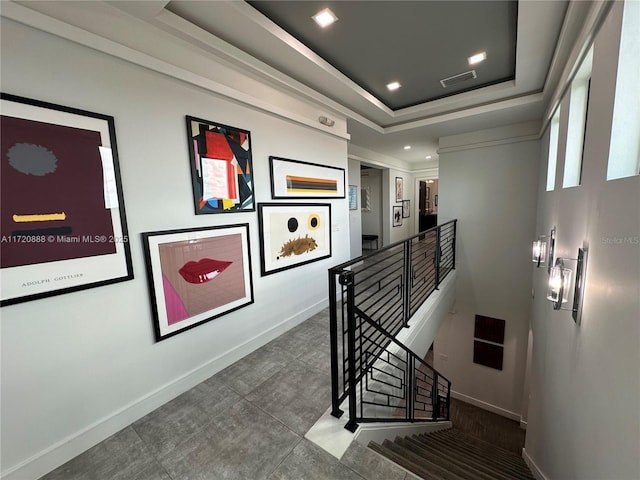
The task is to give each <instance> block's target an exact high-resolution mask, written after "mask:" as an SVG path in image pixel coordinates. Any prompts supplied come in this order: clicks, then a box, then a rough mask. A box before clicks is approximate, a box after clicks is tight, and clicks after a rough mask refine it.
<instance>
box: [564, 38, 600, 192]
mask: <svg viewBox="0 0 640 480" xmlns="http://www.w3.org/2000/svg"><path fill="white" fill-rule="evenodd" d="M592 61H593V47H591V48H590V49H589V52H587V55H586V56H585V57H584V60H583V61H582V64H581V65H580V68H579V69H578V72H577V73H576V76H575V77H574V79H573V81H572V82H571V98H570V100H569V125H568V129H567V149H566V150H565V159H564V176H563V178H562V188H568V187H577V186H578V185H580V177H581V175H582V157H583V153H584V137H585V127H586V123H587V107H588V104H589V84H590V80H591V64H592Z"/></svg>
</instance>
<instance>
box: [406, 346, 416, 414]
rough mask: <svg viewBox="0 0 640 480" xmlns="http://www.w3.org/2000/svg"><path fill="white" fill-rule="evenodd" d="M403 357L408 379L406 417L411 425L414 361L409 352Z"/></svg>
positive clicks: (413, 408) (414, 373)
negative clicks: (405, 360)
mask: <svg viewBox="0 0 640 480" xmlns="http://www.w3.org/2000/svg"><path fill="white" fill-rule="evenodd" d="M405 355H406V356H407V376H408V377H409V384H408V385H407V415H408V417H409V421H410V422H411V423H413V422H414V420H415V411H414V410H415V406H414V402H415V398H414V394H413V392H414V390H415V379H416V372H415V359H414V358H413V355H411V354H410V353H409V352H405Z"/></svg>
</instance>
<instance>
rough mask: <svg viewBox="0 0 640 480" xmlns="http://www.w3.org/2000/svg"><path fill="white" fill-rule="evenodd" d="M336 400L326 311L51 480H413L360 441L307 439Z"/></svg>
mask: <svg viewBox="0 0 640 480" xmlns="http://www.w3.org/2000/svg"><path fill="white" fill-rule="evenodd" d="M330 404H331V387H330V357H329V313H328V310H324V311H323V312H320V313H318V314H317V315H315V316H313V317H311V318H310V319H308V320H307V321H305V322H303V323H302V324H300V325H298V326H297V327H295V328H293V329H292V330H290V331H288V332H286V333H285V334H283V335H282V336H280V337H278V338H277V339H275V340H273V341H272V342H270V343H269V344H267V345H265V346H264V347H262V348H260V349H258V350H257V351H255V352H253V353H252V354H250V355H248V356H246V357H245V358H243V359H242V360H240V361H238V362H237V363H235V364H233V365H231V366H229V367H228V368H226V369H225V370H223V371H221V372H219V373H218V374H216V375H214V376H213V377H211V378H209V379H208V380H206V381H205V382H203V383H201V384H200V385H197V386H196V387H194V388H192V389H191V390H189V391H188V392H186V393H184V394H182V395H180V396H179V397H177V398H175V399H174V400H172V401H170V402H169V403H167V404H165V405H163V406H162V407H160V408H158V409H157V410H155V411H153V412H151V413H150V414H148V415H146V416H145V417H143V418H141V419H140V420H138V421H137V422H135V423H133V424H132V425H130V426H128V427H126V428H125V429H123V430H121V431H120V432H118V433H117V434H115V435H113V436H112V437H110V438H108V439H106V440H105V441H103V442H102V443H100V444H98V445H96V446H95V447H93V448H91V449H89V450H88V451H86V452H85V453H83V454H81V455H79V456H78V457H76V458H74V459H72V460H70V461H69V462H67V463H66V464H64V465H62V466H61V467H59V468H57V469H56V470H54V471H53V472H51V473H49V474H47V475H45V476H44V477H42V480H80V479H82V480H94V479H95V480H152V479H153V480H156V479H157V480H191V479H194V480H195V479H198V480H205V479H207V480H214V479H215V480H218V479H242V480H254V479H255V480H257V479H269V480H275V479H277V480H287V479H291V480H293V479H296V480H297V479H307V480H313V479H318V480H333V479H345V480H348V479H354V480H362V479H366V480H378V479H380V480H409V479H415V478H417V477H414V476H413V475H412V474H410V473H406V472H405V470H403V469H401V468H400V467H397V466H396V465H395V464H393V463H390V462H388V461H387V460H386V459H383V458H382V457H380V456H379V455H377V454H376V453H374V452H373V451H371V450H369V449H367V448H365V447H362V446H360V445H358V444H357V443H355V442H354V443H352V444H351V446H350V447H349V448H348V449H347V451H346V452H345V454H344V455H343V457H342V459H341V460H338V459H337V458H335V457H333V456H332V455H330V454H329V453H327V452H325V451H324V450H323V449H321V448H320V447H318V446H317V445H315V444H314V443H312V442H310V441H309V440H307V439H305V438H304V434H305V433H306V432H307V431H308V430H309V428H310V427H311V426H312V425H313V424H314V423H315V422H316V420H318V418H319V417H320V416H321V415H322V414H323V413H324V412H325V411H326V410H327V409H328V408H329V406H330Z"/></svg>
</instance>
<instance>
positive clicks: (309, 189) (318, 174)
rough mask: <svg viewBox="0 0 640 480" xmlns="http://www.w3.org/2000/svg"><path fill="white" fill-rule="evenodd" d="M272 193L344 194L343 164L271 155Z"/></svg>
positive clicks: (300, 195) (297, 195) (302, 195)
mask: <svg viewBox="0 0 640 480" xmlns="http://www.w3.org/2000/svg"><path fill="white" fill-rule="evenodd" d="M269 164H270V167H271V197H272V198H274V199H276V198H345V172H344V168H339V167H333V166H328V165H320V164H317V163H310V162H303V161H301V160H290V159H287V158H280V157H273V156H271V157H269Z"/></svg>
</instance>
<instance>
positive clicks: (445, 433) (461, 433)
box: [431, 427, 520, 458]
mask: <svg viewBox="0 0 640 480" xmlns="http://www.w3.org/2000/svg"><path fill="white" fill-rule="evenodd" d="M435 434H440V435H443V436H449V437H451V436H455V437H457V438H462V439H464V441H466V442H468V443H472V444H474V445H478V446H483V447H487V448H488V449H490V450H491V451H493V452H495V453H496V454H500V455H503V456H505V457H507V458H513V457H514V456H516V457H517V458H520V456H519V453H517V452H513V451H511V450H507V449H506V448H502V447H500V446H498V445H494V444H493V443H491V442H487V441H485V440H482V439H481V438H478V437H475V436H473V435H471V434H469V433H466V432H464V431H462V430H459V429H457V428H455V427H454V428H449V429H446V430H439V431H438V432H433V433H432V434H431V435H435Z"/></svg>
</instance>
